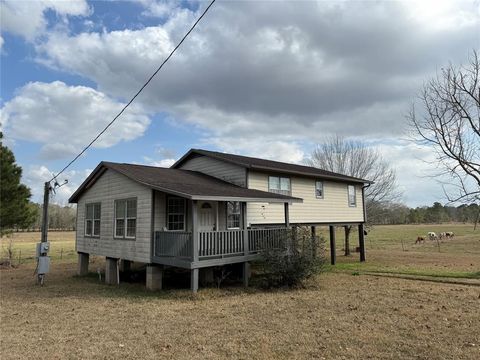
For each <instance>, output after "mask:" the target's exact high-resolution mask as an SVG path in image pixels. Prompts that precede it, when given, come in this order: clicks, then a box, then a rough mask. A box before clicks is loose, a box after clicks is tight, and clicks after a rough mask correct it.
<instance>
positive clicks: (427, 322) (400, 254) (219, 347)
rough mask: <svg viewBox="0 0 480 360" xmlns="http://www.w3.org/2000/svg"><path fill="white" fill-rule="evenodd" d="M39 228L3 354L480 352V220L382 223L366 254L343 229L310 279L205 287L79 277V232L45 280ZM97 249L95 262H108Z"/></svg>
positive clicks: (459, 355)
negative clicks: (347, 250)
mask: <svg viewBox="0 0 480 360" xmlns="http://www.w3.org/2000/svg"><path fill="white" fill-rule="evenodd" d="M427 231H436V232H440V231H454V232H455V234H456V237H455V239H453V240H448V241H444V242H441V243H440V251H439V248H438V244H437V243H436V242H428V241H427V242H426V243H425V244H421V245H414V240H415V239H416V237H417V236H418V235H423V234H426V232H427ZM322 232H323V234H326V231H325V229H323V230H322ZM38 239H39V235H38V234H27V233H25V234H16V235H15V239H14V245H13V249H14V251H15V254H16V255H17V256H18V254H19V252H20V250H21V252H22V255H21V257H20V262H21V264H20V266H18V267H17V268H14V269H5V268H4V269H2V270H0V276H1V287H0V289H1V299H0V305H1V309H0V314H1V323H0V331H1V334H2V335H1V337H0V357H1V358H2V359H19V358H44V359H64V358H67V359H68V358H71V359H78V358H99V359H114V358H142V359H143V358H147V359H149V358H152V359H153V358H166V359H167V358H168V359H169V358H179V359H205V358H213V359H224V358H234V359H273V358H280V359H287V358H288V359H342V358H343V359H351V358H362V359H363V358H370V359H399V358H402V359H478V358H480V311H479V309H480V230H477V231H476V232H474V231H473V226H472V225H469V224H467V225H458V224H455V225H451V224H449V225H425V226H423V225H419V226H378V227H376V228H375V229H373V230H372V231H371V232H370V234H369V235H368V237H367V243H366V245H367V262H366V263H363V264H360V263H358V254H355V253H353V256H351V257H344V256H342V233H341V232H340V231H339V232H338V235H337V247H338V249H337V261H338V265H337V266H335V267H327V270H328V271H327V272H326V273H324V274H322V275H320V276H319V277H318V278H316V279H314V280H312V281H311V282H310V283H309V284H308V286H306V288H304V289H296V290H278V291H263V290H260V289H257V288H255V287H251V288H248V289H243V288H241V287H240V286H230V287H226V288H221V289H213V288H208V289H207V288H201V289H200V291H199V293H198V294H197V295H192V294H190V292H189V291H188V290H178V289H177V290H173V289H172V290H166V291H162V292H153V293H152V292H147V291H146V290H144V287H143V285H142V284H135V283H128V284H127V283H122V284H121V285H120V286H118V287H117V286H106V285H104V284H102V283H100V282H99V281H98V279H97V276H96V275H95V274H92V276H88V277H85V278H79V277H76V276H74V274H75V270H76V263H75V261H76V258H75V252H74V244H73V233H52V234H51V237H50V240H51V241H52V272H51V274H49V275H48V278H47V282H46V285H45V286H44V287H38V286H35V285H34V282H35V281H34V276H33V275H32V272H33V269H34V262H33V260H32V259H30V258H31V257H32V256H33V253H34V252H33V244H34V243H35V242H37V241H38ZM402 240H403V247H402ZM7 245H8V241H6V239H2V244H1V247H2V252H4V249H5V247H6V246H7ZM355 245H356V238H355V237H353V238H352V247H354V246H355ZM3 255H4V254H3V253H2V256H3ZM93 260H94V263H93V264H92V265H91V270H92V271H95V270H96V269H97V268H98V267H102V264H103V262H102V259H100V258H94V259H93ZM387 275H388V276H395V277H387ZM404 277H413V278H419V279H422V280H423V281H419V280H414V279H406V278H404ZM425 280H427V281H425ZM431 280H434V281H431ZM462 283H465V284H462Z"/></svg>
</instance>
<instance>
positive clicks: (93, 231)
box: [83, 201, 102, 238]
mask: <svg viewBox="0 0 480 360" xmlns="http://www.w3.org/2000/svg"><path fill="white" fill-rule="evenodd" d="M95 205H99V206H100V217H99V218H98V219H97V218H95ZM88 206H93V207H94V208H93V209H92V218H91V219H87V207H88ZM96 220H98V221H100V226H99V228H98V231H99V232H98V235H95V221H96ZM87 221H91V222H92V233H91V234H87ZM101 227H102V203H101V202H99V201H97V202H92V203H85V219H84V228H83V235H84V236H85V237H90V238H99V237H100V233H101Z"/></svg>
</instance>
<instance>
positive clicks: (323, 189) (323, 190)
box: [314, 180, 325, 199]
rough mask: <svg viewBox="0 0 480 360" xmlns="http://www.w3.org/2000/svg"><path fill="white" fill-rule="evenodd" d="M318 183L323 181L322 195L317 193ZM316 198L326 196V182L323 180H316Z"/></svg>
mask: <svg viewBox="0 0 480 360" xmlns="http://www.w3.org/2000/svg"><path fill="white" fill-rule="evenodd" d="M317 183H322V196H318V195H317ZM314 191H315V198H317V199H323V198H325V183H324V181H323V180H315V190H314Z"/></svg>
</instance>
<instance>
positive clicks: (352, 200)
mask: <svg viewBox="0 0 480 360" xmlns="http://www.w3.org/2000/svg"><path fill="white" fill-rule="evenodd" d="M348 206H352V207H355V206H357V195H356V192H355V186H354V185H348Z"/></svg>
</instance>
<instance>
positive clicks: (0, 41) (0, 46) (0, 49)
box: [0, 35, 5, 52]
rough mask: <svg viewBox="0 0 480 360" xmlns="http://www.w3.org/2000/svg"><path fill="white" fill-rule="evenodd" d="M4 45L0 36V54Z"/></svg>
mask: <svg viewBox="0 0 480 360" xmlns="http://www.w3.org/2000/svg"><path fill="white" fill-rule="evenodd" d="M4 43H5V40H3V37H2V36H1V35H0V52H1V51H2V50H3V44H4Z"/></svg>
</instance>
